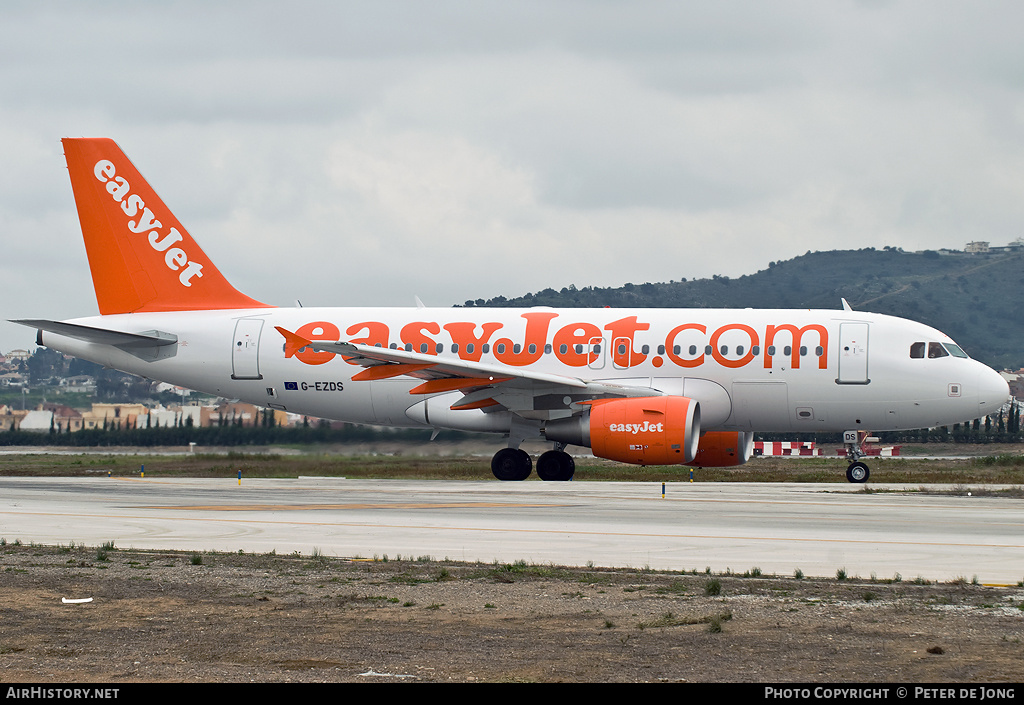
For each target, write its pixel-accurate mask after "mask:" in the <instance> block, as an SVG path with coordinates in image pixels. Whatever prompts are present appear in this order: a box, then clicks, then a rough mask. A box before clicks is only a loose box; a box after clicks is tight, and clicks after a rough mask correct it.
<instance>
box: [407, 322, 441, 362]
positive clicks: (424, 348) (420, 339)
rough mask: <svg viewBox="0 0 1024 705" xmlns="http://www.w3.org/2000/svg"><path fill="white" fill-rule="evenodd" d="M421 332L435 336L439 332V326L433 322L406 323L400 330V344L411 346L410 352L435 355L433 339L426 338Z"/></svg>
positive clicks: (435, 344) (435, 348)
mask: <svg viewBox="0 0 1024 705" xmlns="http://www.w3.org/2000/svg"><path fill="white" fill-rule="evenodd" d="M423 331H427V332H428V333H433V334H434V335H437V334H438V333H440V332H441V326H439V325H438V324H437V323H434V322H433V321H416V322H415V323H408V324H406V325H405V326H404V327H403V328H402V342H403V343H405V344H406V345H412V351H413V352H418V353H427V354H428V355H437V343H436V342H434V339H433V338H428V337H427V336H425V335H424V334H423Z"/></svg>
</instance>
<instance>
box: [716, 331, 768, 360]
mask: <svg viewBox="0 0 1024 705" xmlns="http://www.w3.org/2000/svg"><path fill="white" fill-rule="evenodd" d="M728 330H741V331H743V332H744V333H746V334H747V335H748V336H749V337H750V341H749V342H750V344H749V345H748V346H747V354H746V355H744V356H743V357H741V358H740V359H739V360H729V359H728V358H726V357H725V356H724V355H722V353H721V351H720V350H719V347H718V340H719V338H721V337H722V333H725V332H726V331H728ZM757 340H758V338H757V333H756V332H754V329H753V328H751V327H750V326H745V325H743V324H742V323H730V324H728V325H725V326H722V327H721V328H719V329H718V330H716V331H715V332H714V334H713V335H712V336H711V343H710V344H711V356H712V357H713V358H715V361H716V362H717V363H718V364H719V365H722V367H743V366H744V365H746V364H747V363H748V362H750V361H751V360H753V359H754V346H755V345H757Z"/></svg>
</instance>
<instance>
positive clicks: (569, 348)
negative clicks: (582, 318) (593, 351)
mask: <svg viewBox="0 0 1024 705" xmlns="http://www.w3.org/2000/svg"><path fill="white" fill-rule="evenodd" d="M600 337H601V329H600V328H598V327H597V326H595V325H593V324H591V323H570V324H569V325H567V326H565V327H564V328H562V329H560V330H559V331H558V332H557V333H555V337H554V338H553V339H552V345H554V348H555V357H557V358H558V360H559V361H560V362H562V363H563V364H565V365H569V366H570V367H585V366H586V365H587V358H588V357H589V356H588V355H587V350H588V347H587V346H588V345H589V344H590V340H591V338H600ZM577 345H580V346H582V350H583V351H584V352H579V353H578V352H576V346H577ZM562 346H565V351H564V352H563V351H562Z"/></svg>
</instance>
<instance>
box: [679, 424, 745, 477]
mask: <svg viewBox="0 0 1024 705" xmlns="http://www.w3.org/2000/svg"><path fill="white" fill-rule="evenodd" d="M753 452H754V434H753V433H750V432H749V431H708V432H707V433H705V434H704V435H703V436H701V437H700V446H699V447H698V448H697V456H696V457H695V458H694V459H693V460H691V461H690V462H688V463H686V464H687V465H692V466H694V467H698V468H727V467H729V466H731V465H743V463H745V462H747V461H748V460H750V456H751V455H752V454H753Z"/></svg>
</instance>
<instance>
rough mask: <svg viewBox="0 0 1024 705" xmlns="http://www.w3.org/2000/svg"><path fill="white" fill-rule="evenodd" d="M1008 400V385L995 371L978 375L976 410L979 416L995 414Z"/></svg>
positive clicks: (986, 370)
mask: <svg viewBox="0 0 1024 705" xmlns="http://www.w3.org/2000/svg"><path fill="white" fill-rule="evenodd" d="M1009 398H1010V385H1009V384H1007V383H1006V380H1005V379H1003V378H1002V376H1000V374H999V373H998V372H996V371H995V370H992V369H989V368H988V367H986V368H985V369H983V370H981V371H980V372H979V373H978V410H979V411H980V415H981V416H986V415H988V414H992V413H995V412H996V411H999V409H1000V408H1001V407H1002V406H1003V404H1005V403H1006V401H1007V399H1009Z"/></svg>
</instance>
